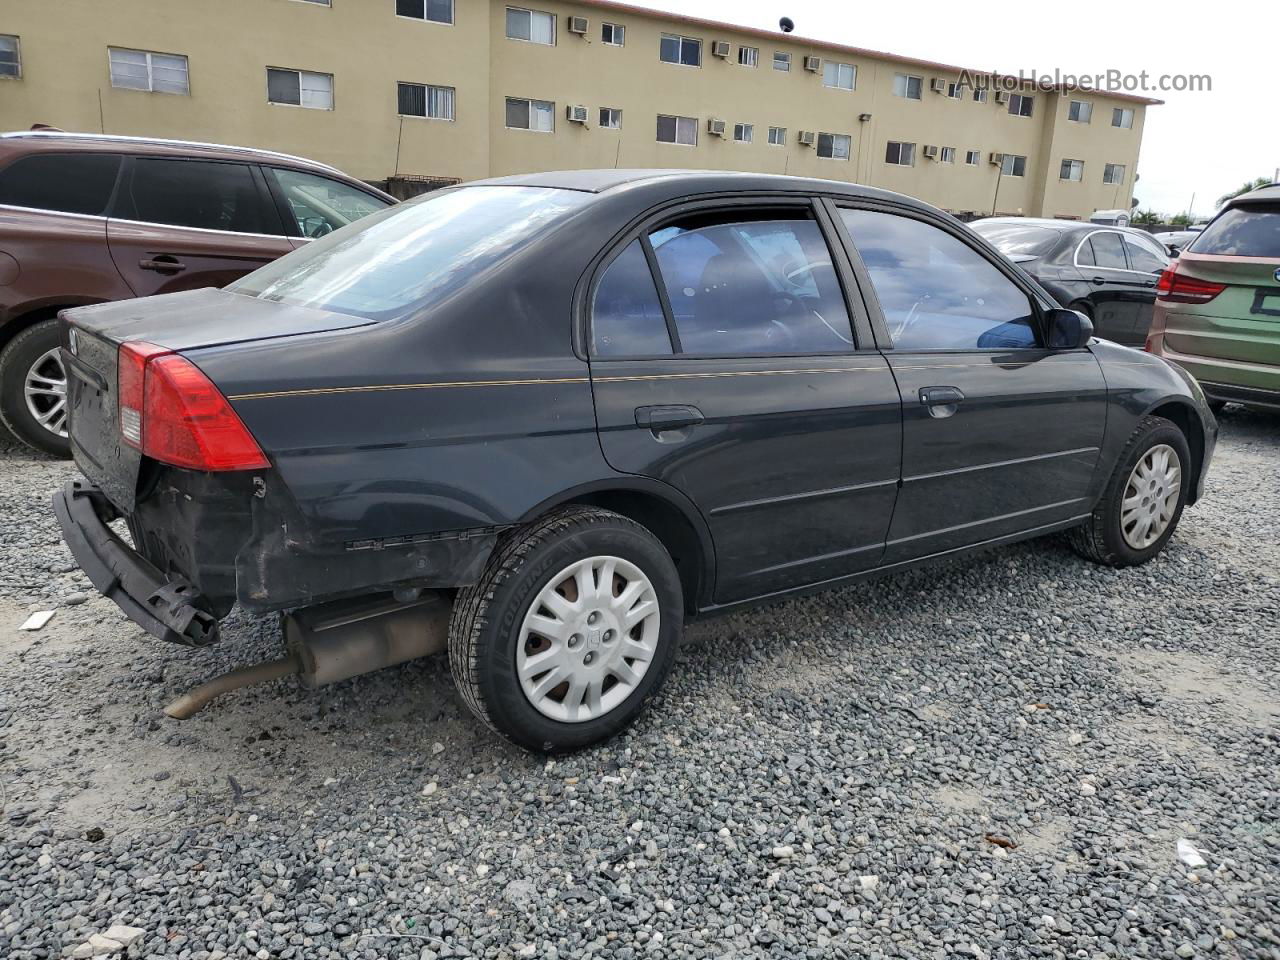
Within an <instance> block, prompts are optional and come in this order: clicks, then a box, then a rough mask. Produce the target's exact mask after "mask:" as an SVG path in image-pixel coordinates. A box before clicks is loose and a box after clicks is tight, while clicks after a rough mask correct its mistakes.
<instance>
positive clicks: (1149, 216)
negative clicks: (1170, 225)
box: [1133, 210, 1164, 226]
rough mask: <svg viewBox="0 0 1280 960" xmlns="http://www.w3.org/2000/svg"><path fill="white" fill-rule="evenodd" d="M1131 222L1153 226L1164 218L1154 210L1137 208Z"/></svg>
mask: <svg viewBox="0 0 1280 960" xmlns="http://www.w3.org/2000/svg"><path fill="white" fill-rule="evenodd" d="M1133 222H1134V223H1137V224H1141V225H1142V226H1154V225H1155V224H1157V223H1163V222H1164V220H1163V218H1161V216H1160V214H1158V213H1156V212H1155V211H1154V210H1139V211H1138V212H1137V214H1135V215H1134V218H1133Z"/></svg>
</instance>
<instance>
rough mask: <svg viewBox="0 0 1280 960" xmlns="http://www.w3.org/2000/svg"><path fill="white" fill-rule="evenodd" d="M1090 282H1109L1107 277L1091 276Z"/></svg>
mask: <svg viewBox="0 0 1280 960" xmlns="http://www.w3.org/2000/svg"><path fill="white" fill-rule="evenodd" d="M1089 282H1090V283H1097V284H1103V283H1106V282H1107V280H1106V278H1105V277H1090V278H1089Z"/></svg>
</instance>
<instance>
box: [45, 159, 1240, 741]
mask: <svg viewBox="0 0 1280 960" xmlns="http://www.w3.org/2000/svg"><path fill="white" fill-rule="evenodd" d="M63 316H64V317H65V320H66V328H67V329H66V337H65V344H66V349H67V353H68V356H69V358H70V359H69V362H70V363H71V364H72V366H73V370H74V374H75V375H74V376H73V377H72V378H71V418H70V423H71V440H72V448H73V450H74V451H75V456H76V463H77V465H78V466H79V467H80V469H81V471H83V473H84V474H85V476H86V478H87V479H86V480H84V481H77V482H73V483H71V484H69V485H68V486H67V487H66V488H64V490H62V491H60V492H59V493H58V494H57V495H56V496H55V498H54V507H55V510H56V512H57V515H58V519H59V521H60V523H61V525H62V529H63V534H64V537H65V538H66V541H67V543H68V545H69V546H70V548H71V551H72V553H73V554H74V555H75V557H76V559H77V561H78V562H79V563H80V564H81V566H82V567H83V568H84V569H85V571H86V572H87V573H88V575H89V577H90V579H91V580H92V581H93V583H94V584H95V585H96V586H97V587H98V588H99V589H100V590H102V591H103V592H104V593H106V594H107V595H109V596H111V597H112V598H113V599H114V600H116V602H117V603H119V604H120V606H121V607H122V608H123V609H124V610H125V612H126V613H128V615H129V616H130V617H132V618H133V619H134V621H135V622H137V623H138V624H139V625H141V626H143V627H144V628H145V629H147V630H148V631H150V632H151V633H153V634H154V635H155V636H157V637H162V638H165V639H168V640H174V641H177V642H181V643H187V644H193V645H203V644H207V643H211V642H213V641H214V640H216V639H217V637H218V620H219V619H220V618H222V617H225V616H226V615H227V614H228V612H229V611H230V610H231V609H232V607H233V606H235V605H236V604H240V605H241V606H243V607H244V608H246V609H248V610H251V611H257V612H265V611H269V610H286V609H296V608H308V609H311V608H312V605H315V604H320V605H321V606H319V607H318V608H315V609H316V611H317V612H316V613H315V614H314V617H313V616H312V615H311V614H308V613H307V612H306V611H303V612H302V613H295V614H290V616H289V618H287V619H286V624H291V625H292V626H291V627H289V629H288V631H287V632H288V635H289V636H290V648H291V649H293V650H294V651H295V655H294V658H293V659H292V660H289V659H282V660H277V661H271V662H269V663H266V664H261V665H258V666H257V667H253V668H249V669H248V670H247V671H239V672H237V673H235V674H233V675H231V676H229V677H226V678H223V679H221V680H218V681H213V682H212V687H206V688H204V689H205V690H206V691H208V690H211V689H212V690H225V689H227V688H228V687H229V686H235V685H236V684H238V683H239V684H242V683H243V682H245V680H246V678H253V677H259V678H261V677H264V676H280V675H282V674H283V673H288V672H291V671H293V670H296V671H298V672H301V673H303V675H304V677H305V676H314V677H332V676H335V675H337V676H349V675H351V673H352V672H360V671H361V670H368V669H372V668H374V667H377V666H381V665H385V664H386V663H387V662H388V657H387V651H389V650H391V649H392V648H399V649H400V653H397V654H396V656H397V657H400V658H403V657H404V656H406V652H405V649H404V648H405V647H406V646H410V647H413V649H412V650H411V651H409V652H408V653H407V656H415V655H419V654H420V653H425V652H426V650H424V649H423V647H422V646H418V644H421V643H424V642H426V641H428V640H429V639H430V638H431V637H432V635H433V634H432V631H433V630H436V629H438V631H439V633H438V634H437V635H438V636H439V638H440V639H439V642H440V643H441V645H444V644H446V643H447V645H448V649H449V655H450V660H451V665H452V668H453V673H454V677H455V680H456V682H457V684H458V687H459V689H460V692H461V694H462V697H463V699H464V700H465V701H466V703H467V704H468V705H469V706H470V708H471V709H472V710H473V711H474V712H475V713H476V715H477V716H478V717H479V718H480V719H481V720H483V721H484V722H485V723H487V724H488V725H490V726H491V727H493V728H494V729H496V730H498V731H500V732H501V733H502V734H504V735H505V736H507V737H509V738H511V739H512V740H514V741H516V742H517V743H520V744H522V745H524V746H526V747H530V748H532V749H537V750H563V749H571V748H576V747H581V746H585V745H587V744H589V743H593V742H596V741H598V740H600V739H603V738H605V737H608V736H610V735H611V734H613V733H616V732H617V731H618V730H620V729H622V728H623V727H624V726H625V725H626V724H627V723H629V722H630V721H631V720H632V719H633V718H634V717H635V716H636V715H637V714H638V713H639V711H640V710H641V709H642V708H643V707H644V705H645V703H646V702H647V701H648V700H649V699H650V698H651V697H652V696H653V695H654V694H655V693H656V691H657V690H658V688H659V687H660V686H661V684H662V681H663V678H664V677H665V676H666V674H667V672H668V670H669V669H670V668H671V665H672V664H673V662H674V661H675V653H676V648H677V646H678V644H679V641H680V636H681V632H682V630H683V627H684V622H685V619H686V617H691V616H698V615H704V614H711V613H718V612H723V611H727V610H730V609H734V608H739V607H742V606H743V605H746V604H751V603H758V602H764V601H773V600H776V599H779V598H781V597H784V596H787V595H789V594H794V593H797V592H802V591H807V590H812V589H816V588H822V587H831V586H836V585H839V584H844V583H848V582H850V581H851V580H853V579H856V578H859V577H865V576H869V575H871V574H873V573H880V572H886V571H892V570H899V569H904V568H906V567H910V566H912V565H914V564H917V563H920V562H922V561H925V560H928V559H931V558H939V557H952V556H955V555H956V554H958V553H961V552H964V551H967V550H971V549H975V548H979V547H985V546H992V545H995V544H1000V543H1006V542H1010V541H1013V540H1019V539H1023V538H1027V537H1033V536H1038V535H1042V534H1046V533H1050V532H1054V531H1059V530H1069V531H1071V537H1072V542H1073V543H1074V544H1075V546H1076V548H1077V549H1078V550H1080V552H1081V553H1082V554H1084V555H1085V556H1086V557H1088V558H1090V559H1092V560H1094V561H1097V562H1101V563H1106V564H1111V565H1116V566H1126V565H1133V564H1139V563H1144V562H1146V561H1147V560H1149V559H1151V558H1152V557H1153V556H1154V555H1155V554H1157V553H1158V552H1159V551H1160V550H1161V549H1162V548H1163V547H1164V545H1165V543H1166V542H1167V541H1168V539H1169V537H1170V535H1172V533H1173V530H1174V528H1175V526H1176V524H1177V523H1178V518H1179V516H1180V514H1181V512H1182V509H1183V506H1184V505H1186V504H1188V503H1193V502H1194V501H1195V500H1196V498H1197V497H1198V496H1199V495H1200V493H1201V491H1202V489H1203V480H1204V476H1205V472H1206V470H1207V468H1208V464H1209V461H1210V459H1211V457H1212V454H1213V449H1214V443H1215V440H1216V436H1217V423H1216V421H1215V420H1214V418H1213V416H1212V414H1210V413H1209V411H1208V408H1207V407H1206V406H1205V402H1204V397H1203V394H1202V393H1201V392H1200V390H1199V388H1198V387H1197V386H1196V384H1195V381H1194V380H1193V379H1192V378H1191V377H1190V376H1188V375H1187V374H1185V373H1184V372H1182V371H1180V370H1178V369H1177V368H1176V367H1175V366H1174V365H1172V364H1168V363H1165V362H1164V361H1162V360H1159V359H1158V358H1156V357H1153V356H1151V355H1150V354H1146V353H1142V352H1140V351H1135V350H1129V349H1126V348H1124V347H1120V346H1117V345H1116V344H1113V343H1108V342H1106V341H1101V340H1097V339H1095V338H1093V337H1092V327H1091V325H1090V323H1089V321H1088V319H1087V318H1085V317H1084V316H1083V315H1081V314H1080V313H1077V312H1075V311H1072V310H1064V309H1061V308H1060V307H1058V305H1057V304H1055V303H1054V302H1053V301H1052V300H1051V299H1049V297H1047V296H1046V294H1045V292H1044V291H1043V290H1042V289H1041V288H1040V287H1039V286H1037V285H1036V284H1035V283H1033V282H1032V281H1031V280H1030V279H1029V278H1028V277H1027V276H1026V274H1024V273H1023V272H1021V271H1020V270H1018V269H1016V268H1015V267H1014V266H1013V265H1012V264H1011V263H1010V262H1009V261H1008V260H1007V259H1006V258H1005V257H1003V256H1001V255H1000V253H999V252H997V251H996V250H995V249H994V248H992V247H991V246H990V245H988V244H987V243H985V242H983V241H982V240H981V239H980V238H979V237H978V236H976V235H975V234H974V233H972V232H971V231H969V230H967V229H965V228H964V227H963V226H962V225H961V224H959V223H957V222H956V221H955V220H953V219H952V218H951V217H949V216H947V215H945V214H943V213H941V212H940V211H938V210H936V209H935V208H933V207H930V206H928V205H926V204H924V203H921V202H919V201H916V200H912V199H910V198H907V197H903V196H899V195H897V194H892V193H888V192H886V191H882V190H875V189H872V188H868V187H861V186H857V185H855V184H843V183H834V182H831V181H823V180H808V179H801V178H795V177H781V176H767V175H758V174H732V173H712V172H707V173H696V172H672V171H625V170H594V171H593V170H584V171H574V172H567V173H545V174H531V175H528V176H524V177H510V178H505V179H502V180H496V181H487V182H479V183H474V184H469V185H466V186H461V187H456V188H452V189H448V190H442V191H439V192H437V193H433V194H430V195H428V196H426V197H423V198H420V199H418V200H414V201H412V202H409V203H406V204H402V205H400V206H398V207H396V208H394V209H391V210H386V211H383V212H382V213H379V214H375V215H374V216H372V217H369V218H368V219H366V220H364V221H361V222H360V223H356V224H352V225H351V226H349V227H346V228H344V229H342V230H339V231H338V232H336V233H334V234H332V235H331V236H328V237H324V238H322V239H320V240H317V241H316V242H315V243H313V244H311V245H310V246H308V247H307V248H305V249H302V250H298V251H296V252H294V253H292V254H290V255H289V256H287V257H284V258H282V259H281V260H279V261H277V262H276V263H273V264H270V265H268V266H266V267H263V268H262V269H261V270H259V271H257V272H256V273H253V274H250V275H249V276H248V277H245V278H244V279H242V280H240V281H237V282H236V283H234V284H232V285H231V286H230V287H229V288H228V289H226V290H197V291H189V292H186V293H177V294H172V295H170V296H163V297H152V298H149V299H146V300H141V301H137V302H133V303H128V304H102V305H99V306H93V307H84V308H80V309H76V310H69V311H66V312H65V313H64V314H63ZM117 385H118V388H117ZM116 517H123V518H125V519H126V520H127V523H128V527H129V529H130V531H131V532H132V545H130V544H128V543H126V542H125V541H124V540H123V539H122V538H121V537H119V536H117V534H116V533H115V532H114V531H113V530H112V529H111V528H110V527H109V526H108V523H109V522H110V521H111V520H112V519H114V518H116ZM351 598H354V599H351ZM428 598H432V599H428ZM371 603H372V604H375V606H373V607H371V606H370V604H371ZM377 604H381V606H377ZM415 605H422V606H421V607H416V606H415ZM419 609H422V610H424V611H428V610H429V611H432V612H430V613H426V612H424V613H423V614H422V615H421V620H420V622H415V618H417V617H418V616H419V614H418V612H417V611H418V610H419ZM442 609H443V612H444V614H445V615H444V616H443V617H441V616H440V615H439V614H440V613H441V611H442ZM389 624H395V625H396V626H395V627H394V628H393V627H392V626H390V625H389ZM433 625H438V626H433ZM339 638H346V639H347V640H349V641H350V642H351V644H352V648H351V651H350V655H347V653H348V651H346V650H340V651H338V652H340V653H341V654H342V656H340V657H338V658H337V659H338V660H339V661H340V662H341V664H343V665H344V668H343V670H342V671H329V670H319V669H316V668H315V664H316V663H318V662H322V661H326V660H329V659H332V655H333V654H334V652H335V648H336V647H339V646H340V644H339V643H338V642H337V641H338V640H339ZM375 641H376V642H375ZM357 651H363V653H357ZM204 696H205V695H204V694H203V693H202V694H199V695H196V694H194V693H193V695H191V697H190V699H187V700H184V703H183V704H178V705H171V707H170V710H169V712H170V715H173V716H184V715H188V714H189V712H190V707H191V706H192V705H197V706H198V703H199V702H203V699H204Z"/></svg>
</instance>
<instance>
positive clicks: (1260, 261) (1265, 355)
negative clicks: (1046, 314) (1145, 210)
mask: <svg viewBox="0 0 1280 960" xmlns="http://www.w3.org/2000/svg"><path fill="white" fill-rule="evenodd" d="M1147 350H1149V351H1150V352H1152V353H1154V354H1156V355H1157V356H1161V357H1164V358H1166V359H1168V360H1172V361H1174V362H1175V363H1177V364H1178V365H1179V366H1182V367H1185V368H1186V369H1187V371H1188V372H1190V373H1191V374H1192V375H1193V376H1194V377H1195V378H1196V379H1197V380H1199V381H1200V385H1201V386H1202V387H1203V388H1204V392H1205V394H1206V395H1207V396H1208V398H1209V400H1210V401H1211V405H1212V406H1213V408H1214V409H1215V411H1216V410H1220V409H1221V408H1222V406H1223V405H1224V404H1225V403H1227V401H1236V402H1238V403H1243V404H1247V405H1248V406H1251V407H1260V408H1266V409H1270V410H1275V411H1278V412H1280V183H1273V184H1271V185H1270V186H1266V187H1261V188H1259V189H1257V190H1254V191H1253V192H1251V193H1246V194H1244V195H1243V196H1239V197H1236V198H1235V199H1234V200H1232V201H1230V202H1229V203H1227V205H1226V206H1225V207H1223V208H1222V210H1221V211H1220V212H1219V213H1218V215H1217V216H1216V217H1214V218H1213V220H1212V222H1210V224H1209V225H1208V226H1207V227H1205V228H1204V231H1203V232H1202V233H1201V234H1200V235H1199V236H1197V237H1196V238H1195V240H1193V241H1192V242H1191V244H1190V245H1189V246H1188V247H1187V248H1186V249H1184V250H1183V251H1182V254H1181V255H1180V256H1179V257H1178V258H1177V259H1176V260H1175V261H1174V262H1173V263H1172V264H1171V265H1170V266H1169V268H1168V269H1167V270H1165V272H1164V274H1163V275H1162V276H1161V277H1160V283H1159V285H1158V286H1157V287H1156V304H1155V311H1154V314H1153V317H1152V322H1151V331H1150V333H1149V334H1148V335H1147Z"/></svg>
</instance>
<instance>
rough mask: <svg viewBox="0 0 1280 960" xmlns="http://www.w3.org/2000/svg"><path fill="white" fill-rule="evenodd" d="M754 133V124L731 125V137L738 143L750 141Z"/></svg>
mask: <svg viewBox="0 0 1280 960" xmlns="http://www.w3.org/2000/svg"><path fill="white" fill-rule="evenodd" d="M755 135H756V128H755V124H752V123H735V124H734V125H733V139H734V140H735V141H736V142H738V143H750V142H751V141H752V140H753V139H754V138H755Z"/></svg>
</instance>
